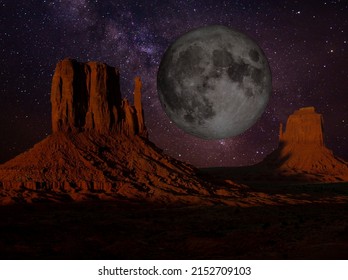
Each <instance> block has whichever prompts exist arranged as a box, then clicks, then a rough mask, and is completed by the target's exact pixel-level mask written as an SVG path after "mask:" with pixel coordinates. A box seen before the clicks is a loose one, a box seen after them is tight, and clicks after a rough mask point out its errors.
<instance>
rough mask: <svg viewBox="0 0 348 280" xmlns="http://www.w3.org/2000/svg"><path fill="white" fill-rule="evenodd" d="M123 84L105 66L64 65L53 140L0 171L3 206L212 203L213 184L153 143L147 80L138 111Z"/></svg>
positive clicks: (137, 91) (57, 76)
mask: <svg viewBox="0 0 348 280" xmlns="http://www.w3.org/2000/svg"><path fill="white" fill-rule="evenodd" d="M119 80H120V76H119V71H118V70H117V69H115V68H114V67H110V66H108V65H106V64H104V63H100V62H88V63H80V62H77V61H76V60H73V59H64V60H63V61H60V62H59V63H58V64H57V66H56V69H55V72H54V75H53V80H52V90H51V103H52V134H51V135H50V136H48V137H47V138H46V139H44V140H42V141H41V142H39V143H38V144H36V145H35V146H34V147H33V148H31V149H30V150H28V151H26V152H24V153H22V154H20V155H18V156H17V157H15V158H14V159H12V160H10V161H8V162H6V163H5V164H2V165H0V200H1V201H0V204H5V203H11V202H14V201H27V202H31V201H40V200H57V201H61V200H84V199H89V198H90V197H94V198H98V199H114V198H117V199H120V198H126V199H141V200H148V201H157V202H164V203H167V202H180V203H181V202H182V203H197V202H202V201H205V202H204V203H209V202H207V201H209V200H210V199H211V198H210V190H209V188H208V187H207V185H208V184H207V183H205V182H203V181H202V180H200V179H199V178H198V177H196V175H195V173H196V171H195V168H194V167H193V166H191V165H189V164H186V163H183V162H180V161H178V160H175V159H173V158H171V157H169V156H167V155H165V154H163V152H162V151H161V150H160V149H159V148H157V147H156V146H155V145H154V144H153V143H151V142H150V141H149V140H148V135H147V129H146V126H145V122H144V113H143V107H142V102H141V88H142V84H141V80H140V78H139V77H136V78H135V80H134V82H135V86H134V105H131V104H130V103H129V102H128V100H126V99H122V97H121V92H120V84H119ZM202 203H203V202H202Z"/></svg>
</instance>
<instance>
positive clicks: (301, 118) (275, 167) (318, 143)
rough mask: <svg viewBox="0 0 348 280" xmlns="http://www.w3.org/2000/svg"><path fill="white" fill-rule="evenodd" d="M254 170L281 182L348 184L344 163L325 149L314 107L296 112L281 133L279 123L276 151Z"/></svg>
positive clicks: (319, 118)
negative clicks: (280, 179)
mask: <svg viewBox="0 0 348 280" xmlns="http://www.w3.org/2000/svg"><path fill="white" fill-rule="evenodd" d="M256 167H257V169H259V170H258V172H260V174H261V173H265V171H269V172H268V173H269V175H270V176H272V177H274V176H278V177H280V178H282V177H283V179H284V180H289V179H290V180H291V178H292V179H294V180H303V181H313V182H339V181H348V163H347V162H345V161H344V160H342V159H340V158H338V157H336V156H335V155H334V154H333V152H332V151H331V150H329V149H328V148H327V147H326V146H325V143H324V133H323V117H322V115H321V114H318V113H316V112H315V108H314V107H305V108H301V109H299V110H296V111H295V112H294V113H293V114H292V115H290V116H289V118H288V120H287V123H286V129H285V131H284V129H283V125H282V124H280V131H279V146H278V148H277V149H276V150H275V151H274V152H272V153H271V154H270V155H268V156H267V157H266V158H265V159H264V160H263V161H262V162H261V163H259V164H257V165H256ZM271 173H272V174H273V175H271Z"/></svg>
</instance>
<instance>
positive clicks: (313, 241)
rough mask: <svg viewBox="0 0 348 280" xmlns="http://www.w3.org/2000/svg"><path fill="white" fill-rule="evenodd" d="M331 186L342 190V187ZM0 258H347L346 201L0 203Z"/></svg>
mask: <svg viewBox="0 0 348 280" xmlns="http://www.w3.org/2000/svg"><path fill="white" fill-rule="evenodd" d="M347 188H348V187H347ZM267 192H268V193H271V191H270V189H268V190H267ZM301 192H303V189H302V190H301ZM308 192H309V193H308V194H307V195H311V193H313V196H316V195H317V194H318V193H320V194H321V192H320V190H318V191H314V190H313V188H308ZM332 192H337V195H339V196H347V195H348V194H347V191H342V190H341V188H339V189H337V190H333V191H332ZM321 195H322V194H321ZM0 258H1V259H348V204H347V203H339V202H337V203H335V202H332V203H306V204H299V205H275V206H273V205H268V206H267V205H265V206H262V205H261V206H253V207H238V206H224V205H214V206H204V207H203V206H201V207H199V206H181V207H174V206H171V207H164V206H155V205H148V204H144V203H130V202H125V201H113V202H105V201H92V202H91V201H90V202H79V203H76V202H69V203H34V204H14V205H8V206H1V207H0Z"/></svg>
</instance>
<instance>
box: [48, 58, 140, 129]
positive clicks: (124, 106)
mask: <svg viewBox="0 0 348 280" xmlns="http://www.w3.org/2000/svg"><path fill="white" fill-rule="evenodd" d="M119 80H120V77H119V71H118V70H116V69H115V68H113V67H110V66H108V65H106V64H104V63H100V62H88V63H80V62H77V61H76V60H72V59H65V60H63V61H60V62H59V63H58V64H57V66H56V69H55V73H54V75H53V80H52V89H51V103H52V130H53V132H77V131H88V130H95V131H96V132H98V133H109V132H118V133H125V134H127V135H128V136H134V135H142V136H146V135H147V134H146V128H145V124H144V116H143V109H142V103H141V92H140V89H141V80H140V78H139V77H137V78H136V79H135V94H134V103H135V106H132V105H130V104H129V103H128V102H127V101H126V100H122V98H121V92H120V82H119Z"/></svg>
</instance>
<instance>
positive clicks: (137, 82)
mask: <svg viewBox="0 0 348 280" xmlns="http://www.w3.org/2000/svg"><path fill="white" fill-rule="evenodd" d="M141 88H142V83H141V79H140V77H135V79H134V107H135V110H136V112H137V119H138V130H139V131H138V133H139V135H141V136H145V137H147V130H146V127H145V121H144V110H143V105H142V102H141Z"/></svg>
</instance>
